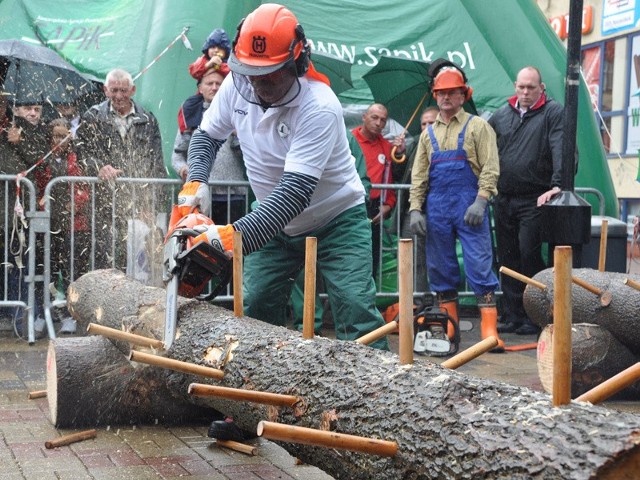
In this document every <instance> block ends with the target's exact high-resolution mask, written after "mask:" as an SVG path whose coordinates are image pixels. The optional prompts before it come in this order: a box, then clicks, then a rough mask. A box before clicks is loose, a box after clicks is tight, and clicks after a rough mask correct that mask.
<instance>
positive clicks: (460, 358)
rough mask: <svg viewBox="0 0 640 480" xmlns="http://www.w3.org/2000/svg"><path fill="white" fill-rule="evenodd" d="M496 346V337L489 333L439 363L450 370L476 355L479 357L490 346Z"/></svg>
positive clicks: (490, 347)
mask: <svg viewBox="0 0 640 480" xmlns="http://www.w3.org/2000/svg"><path fill="white" fill-rule="evenodd" d="M496 346H498V339H497V338H496V337H494V336H493V335H491V336H490V337H487V338H485V339H484V340H482V341H481V342H478V343H476V344H475V345H472V346H470V347H469V348H467V349H466V350H464V351H462V352H460V353H458V354H457V355H455V356H453V357H451V358H450V359H448V360H445V361H444V362H442V363H441V364H440V365H442V366H443V367H444V368H450V369H451V370H455V369H456V368H458V367H460V366H462V365H464V364H465V363H467V362H470V361H471V360H473V359H474V358H476V357H479V356H480V355H482V354H483V353H485V352H488V351H489V350H491V349H492V348H495V347H496Z"/></svg>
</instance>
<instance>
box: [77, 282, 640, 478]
mask: <svg viewBox="0 0 640 480" xmlns="http://www.w3.org/2000/svg"><path fill="white" fill-rule="evenodd" d="M113 282H119V283H134V281H133V280H130V279H127V278H123V277H117V278H114V277H113V276H111V277H110V275H109V274H105V273H104V272H100V275H94V276H92V277H90V278H86V276H84V277H81V278H80V279H78V280H77V281H76V282H75V284H74V289H75V291H76V292H78V297H77V298H78V301H82V302H84V303H85V305H84V307H83V308H84V309H86V311H89V312H91V311H93V310H95V309H96V308H98V305H102V308H103V309H104V310H110V311H109V312H106V311H105V312H104V314H103V315H104V316H105V317H106V316H112V315H113V316H115V315H116V313H115V312H117V310H118V308H119V303H120V299H119V298H118V297H112V296H111V293H110V292H111V291H114V290H115V288H114V287H113V285H112V283H113ZM625 288H628V287H626V286H625ZM88 292H94V293H92V294H89V293H88ZM158 295H159V297H163V296H164V292H163V291H161V290H158ZM612 306H613V305H612ZM111 310H113V312H112V311H111ZM160 314H161V316H163V312H160ZM179 322H180V323H179V328H180V330H181V332H182V333H181V335H180V336H179V337H178V338H177V339H176V341H175V343H174V346H173V348H172V349H171V351H170V352H169V355H170V356H171V358H174V359H176V360H180V361H189V362H196V363H199V362H202V361H204V359H205V358H207V356H208V355H209V354H210V352H211V351H215V350H223V349H225V348H226V346H227V345H229V342H230V341H231V340H233V341H234V342H235V347H234V348H233V350H232V352H231V355H230V356H229V359H228V361H227V362H226V364H225V366H224V372H225V375H224V379H223V381H222V384H223V385H224V386H226V387H230V388H244V389H253V390H259V391H269V392H273V393H280V394H285V395H295V396H300V397H302V398H304V399H305V402H306V403H307V409H306V412H305V413H304V414H303V415H301V416H296V414H295V412H293V411H291V409H280V410H278V411H274V410H275V409H273V408H272V407H269V406H265V405H261V404H253V403H251V404H249V403H239V402H233V401H229V400H226V399H220V398H216V397H194V396H189V395H188V393H187V390H188V385H189V384H190V383H192V382H193V378H192V376H189V375H183V374H174V375H172V376H171V377H170V379H171V390H172V391H174V392H175V394H176V395H179V394H182V395H183V396H185V397H187V398H191V399H192V401H193V402H194V404H196V405H207V406H209V407H212V408H214V409H215V410H218V411H220V412H222V413H223V414H224V415H227V416H232V417H233V418H234V420H235V422H236V423H237V425H238V426H239V427H240V428H242V429H244V430H248V431H256V429H257V425H258V423H259V422H260V421H263V420H264V419H268V420H269V421H274V422H278V423H281V424H287V425H295V426H300V427H306V428H312V429H321V427H320V425H321V423H322V422H323V421H324V420H325V419H327V418H330V420H328V421H327V426H328V430H329V431H332V432H348V434H351V435H356V436H360V437H366V438H380V439H385V440H388V441H393V442H396V443H397V444H398V453H397V454H396V455H395V456H394V457H380V456H375V455H365V454H362V453H358V452H351V451H336V450H335V449H332V448H326V449H319V448H317V447H313V446H308V445H303V444H293V443H283V444H282V445H283V447H284V448H285V449H286V450H287V451H288V452H289V453H290V454H291V455H293V456H295V457H297V458H300V459H301V460H303V461H304V462H306V463H308V464H310V465H316V466H318V467H320V468H322V469H323V470H325V471H326V472H327V473H329V474H330V475H332V476H333V477H334V478H336V479H354V480H364V479H379V478H385V479H407V478H416V479H417V478H425V479H426V478H460V479H465V478H466V479H473V478H496V479H497V478H504V479H506V478H516V477H519V478H571V479H574V480H581V479H585V480H586V479H589V478H607V475H608V476H609V477H608V478H616V477H617V478H625V477H624V475H627V476H628V478H632V477H630V475H632V474H635V472H637V470H633V468H636V467H637V465H638V462H640V434H639V433H638V432H640V418H639V417H638V416H637V415H632V414H628V413H617V412H612V411H611V410H607V409H605V408H602V407H598V406H593V405H589V404H586V403H580V402H572V403H571V404H570V405H567V406H564V407H562V408H552V407H551V399H550V396H549V395H548V394H546V393H541V392H534V391H531V390H529V389H527V388H524V387H518V386H513V385H509V384H506V383H504V382H496V381H490V380H484V379H478V378H475V377H473V378H469V377H466V376H465V375H464V374H462V373H460V372H457V371H452V370H447V369H445V368H442V367H441V366H439V365H436V364H433V363H420V364H413V365H404V366H401V365H399V361H398V356H397V355H394V354H393V353H391V352H384V351H380V350H377V349H372V348H370V347H367V346H364V345H360V344H358V343H356V342H346V341H336V340H331V339H328V338H323V337H318V338H316V339H315V340H314V341H313V342H309V341H305V340H303V339H302V337H301V335H300V334H299V333H298V332H295V331H292V330H288V329H285V328H283V327H276V326H272V325H268V324H266V323H264V322H260V321H257V320H254V319H251V318H248V317H243V318H236V317H234V315H233V313H232V312H230V311H228V310H224V309H222V308H219V307H216V306H214V305H210V304H207V303H202V302H199V303H190V304H187V305H183V306H181V307H180V309H179ZM88 339H89V337H85V338H80V340H83V341H86V340H88ZM203 383H210V384H217V382H216V381H214V380H208V379H205V381H204V382H203ZM88 384H89V385H90V382H88ZM84 393H85V395H87V394H88V392H86V391H85V392H84ZM152 393H154V392H153V391H151V392H149V395H151V394H152ZM329 412H331V414H330V415H329V414H328V413H329ZM613 422H615V428H611V425H612V423H613ZM575 445H580V448H575Z"/></svg>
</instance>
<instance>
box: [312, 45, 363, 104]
mask: <svg viewBox="0 0 640 480" xmlns="http://www.w3.org/2000/svg"><path fill="white" fill-rule="evenodd" d="M311 61H312V62H313V65H314V66H315V67H316V70H318V71H319V72H320V73H323V74H325V75H326V76H327V77H328V78H329V81H330V82H331V89H332V90H333V93H335V94H336V95H340V94H341V93H342V92H345V91H347V90H349V89H351V88H353V82H352V80H351V66H352V65H351V63H349V62H347V61H346V60H343V59H342V58H340V57H335V56H333V55H329V54H326V53H320V52H313V53H312V54H311Z"/></svg>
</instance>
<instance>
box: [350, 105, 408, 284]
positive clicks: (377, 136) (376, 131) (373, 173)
mask: <svg viewBox="0 0 640 480" xmlns="http://www.w3.org/2000/svg"><path fill="white" fill-rule="evenodd" d="M387 117H388V113H387V108H386V107H385V106H384V105H381V104H379V103H374V104H373V105H371V106H370V107H369V108H368V109H367V111H366V112H365V113H364V114H363V115H362V125H360V126H359V127H356V128H354V129H353V130H351V135H352V137H350V145H349V146H350V148H351V153H352V155H354V157H356V162H358V160H357V157H358V156H364V161H365V165H366V171H367V176H368V177H369V180H370V182H371V183H372V184H375V183H377V184H389V185H391V184H392V183H393V176H392V173H391V161H392V156H391V149H392V148H393V146H396V147H397V150H396V152H395V153H396V155H397V157H396V160H400V158H402V157H403V156H404V151H405V142H404V135H401V136H398V137H396V138H395V139H394V142H393V145H392V144H391V143H390V142H389V141H388V140H386V139H385V138H384V137H383V136H382V130H383V129H384V127H385V126H386V124H387ZM395 205H396V192H395V190H393V189H383V190H380V189H377V188H372V189H371V191H370V192H369V199H368V201H367V216H368V217H369V219H370V220H371V239H372V249H373V255H372V257H373V275H374V277H375V276H376V274H377V272H378V266H379V265H380V264H381V263H382V255H381V253H382V252H381V243H380V235H381V228H382V224H383V222H384V220H385V219H386V218H389V215H390V214H391V210H393V208H394V207H395Z"/></svg>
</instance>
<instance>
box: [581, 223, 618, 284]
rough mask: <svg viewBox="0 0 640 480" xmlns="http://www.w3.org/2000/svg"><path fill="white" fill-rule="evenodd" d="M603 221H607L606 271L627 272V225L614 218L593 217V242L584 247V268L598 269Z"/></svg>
mask: <svg viewBox="0 0 640 480" xmlns="http://www.w3.org/2000/svg"><path fill="white" fill-rule="evenodd" d="M602 220H607V222H608V225H607V259H606V262H605V268H604V269H605V271H607V272H619V273H625V272H626V271H627V224H626V223H624V222H622V221H620V220H618V219H617V218H613V217H603V216H601V215H593V216H592V217H591V241H590V242H589V243H587V244H586V245H584V246H583V247H582V267H584V268H593V269H596V270H597V269H598V262H599V260H600V236H601V233H602Z"/></svg>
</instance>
